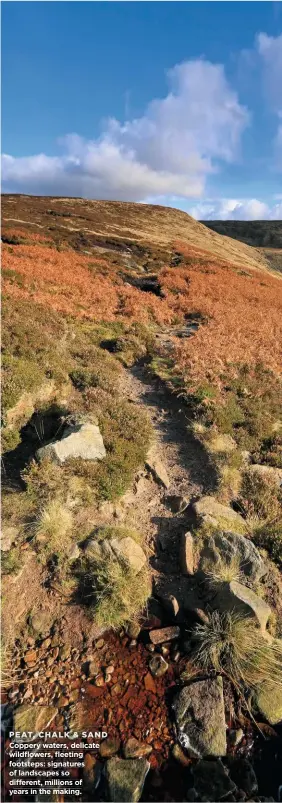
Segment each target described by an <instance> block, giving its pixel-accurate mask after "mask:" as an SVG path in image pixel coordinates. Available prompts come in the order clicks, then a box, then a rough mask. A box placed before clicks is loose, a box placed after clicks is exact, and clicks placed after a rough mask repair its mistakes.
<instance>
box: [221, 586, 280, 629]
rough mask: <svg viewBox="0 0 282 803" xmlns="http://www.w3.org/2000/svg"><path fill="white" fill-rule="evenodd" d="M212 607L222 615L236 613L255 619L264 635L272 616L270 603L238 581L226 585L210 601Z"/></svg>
mask: <svg viewBox="0 0 282 803" xmlns="http://www.w3.org/2000/svg"><path fill="white" fill-rule="evenodd" d="M210 605H211V606H212V608H214V610H219V611H220V612H221V613H224V612H225V611H232V612H233V611H234V612H235V613H239V614H242V616H250V617H252V618H254V619H255V620H256V622H257V623H258V624H259V626H260V628H261V631H262V633H264V632H265V629H266V625H267V623H268V620H269V617H270V615H271V608H270V607H269V605H268V603H267V602H265V601H264V599H261V597H258V595H257V594H255V593H254V591H252V590H251V589H250V588H247V586H244V585H242V584H241V583H238V582H237V581H236V580H233V581H232V583H226V584H225V585H224V587H222V588H221V589H220V591H219V592H218V594H216V595H215V597H213V599H212V600H211V601H210Z"/></svg>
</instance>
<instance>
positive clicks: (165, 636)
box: [150, 625, 180, 644]
mask: <svg viewBox="0 0 282 803" xmlns="http://www.w3.org/2000/svg"><path fill="white" fill-rule="evenodd" d="M179 635H180V628H179V627H177V625H172V627H160V628H158V630H150V640H151V641H152V643H153V644H163V642H164V641H173V639H176V638H178V637H179Z"/></svg>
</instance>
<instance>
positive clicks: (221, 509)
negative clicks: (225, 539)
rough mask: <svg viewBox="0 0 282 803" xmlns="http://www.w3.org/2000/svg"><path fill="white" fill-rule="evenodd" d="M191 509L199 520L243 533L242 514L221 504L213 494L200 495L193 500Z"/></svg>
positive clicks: (244, 527)
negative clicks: (196, 499) (199, 497)
mask: <svg viewBox="0 0 282 803" xmlns="http://www.w3.org/2000/svg"><path fill="white" fill-rule="evenodd" d="M192 510H193V512H194V513H195V514H196V516H197V518H198V519H199V520H200V522H203V523H204V522H206V523H207V524H213V525H214V526H218V527H219V528H220V529H223V530H228V531H232V532H235V533H238V532H239V533H244V532H245V530H246V525H245V522H244V519H243V517H242V516H240V514H239V513H236V511H235V510H232V508H231V507H228V506H227V505H222V504H221V502H218V501H217V499H215V498H214V497H213V496H202V497H201V499H198V501H196V502H194V503H193V505H192Z"/></svg>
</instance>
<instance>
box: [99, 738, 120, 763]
mask: <svg viewBox="0 0 282 803" xmlns="http://www.w3.org/2000/svg"><path fill="white" fill-rule="evenodd" d="M119 748H120V739H119V738H118V736H113V737H112V738H109V737H108V739H104V741H103V742H101V745H100V751H99V752H100V756H101V757H102V758H111V757H112V756H115V755H116V753H118V751H119Z"/></svg>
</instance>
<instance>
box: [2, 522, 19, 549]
mask: <svg viewBox="0 0 282 803" xmlns="http://www.w3.org/2000/svg"><path fill="white" fill-rule="evenodd" d="M18 535H19V530H18V528H17V527H7V526H6V525H5V524H3V525H2V528H1V536H0V537H1V552H9V551H10V549H11V546H12V544H13V543H14V541H16V539H17V536H18Z"/></svg>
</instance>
